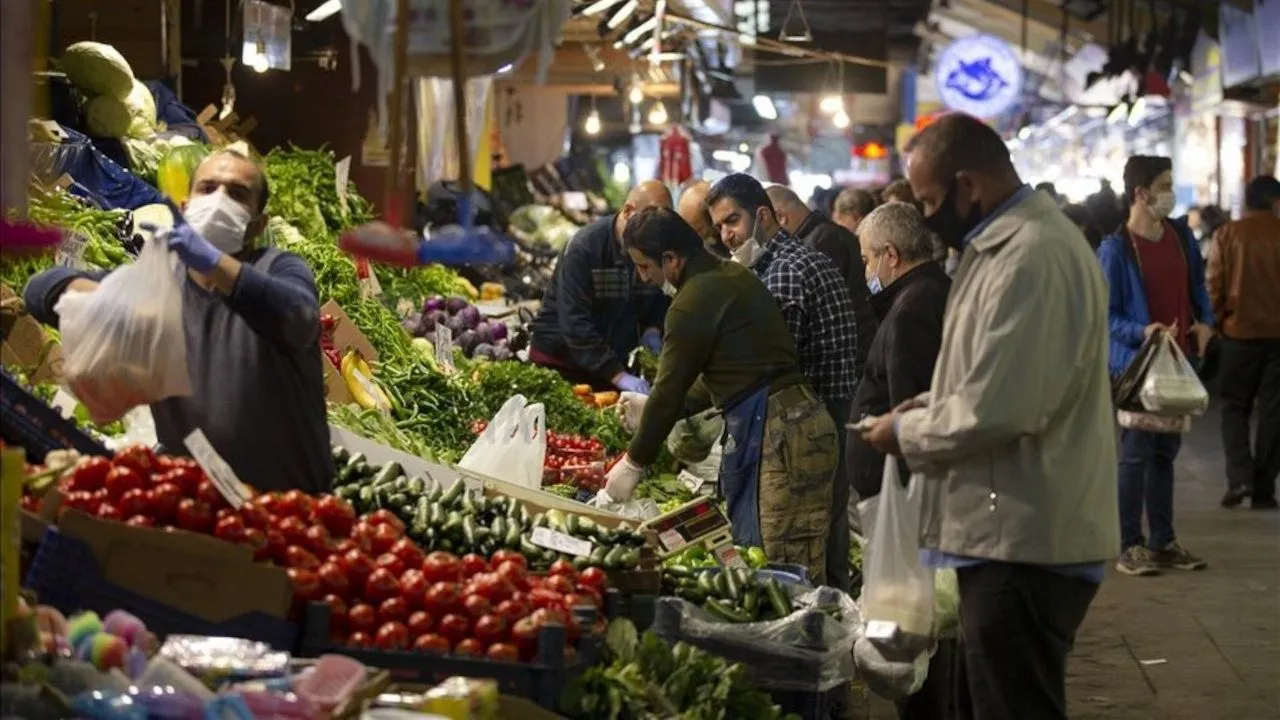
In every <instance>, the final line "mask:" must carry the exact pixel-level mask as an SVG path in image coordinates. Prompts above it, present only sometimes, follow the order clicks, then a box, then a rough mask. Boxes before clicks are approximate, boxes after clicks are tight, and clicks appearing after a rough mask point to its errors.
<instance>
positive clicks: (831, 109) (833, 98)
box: [818, 95, 844, 115]
mask: <svg viewBox="0 0 1280 720" xmlns="http://www.w3.org/2000/svg"><path fill="white" fill-rule="evenodd" d="M842 107H844V99H843V98H841V97H840V96H839V95H828V96H826V97H824V98H822V101H821V102H819V103H818V109H819V110H821V111H822V112H824V113H826V114H828V115H834V114H835V113H836V111H837V110H839V109H840V108H842Z"/></svg>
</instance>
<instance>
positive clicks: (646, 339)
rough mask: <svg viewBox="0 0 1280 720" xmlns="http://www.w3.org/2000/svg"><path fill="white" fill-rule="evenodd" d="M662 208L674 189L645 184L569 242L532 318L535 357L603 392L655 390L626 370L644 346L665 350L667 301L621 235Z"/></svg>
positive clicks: (532, 357) (532, 356)
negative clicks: (639, 269) (642, 278)
mask: <svg viewBox="0 0 1280 720" xmlns="http://www.w3.org/2000/svg"><path fill="white" fill-rule="evenodd" d="M655 206H656V207H664V208H668V209H670V208H671V193H670V192H669V191H668V190H667V188H666V186H665V185H663V184H662V183H660V182H658V181H656V180H650V181H648V182H643V183H640V184H639V185H636V186H635V187H634V188H632V190H631V193H630V194H629V195H627V201H626V203H625V204H623V206H622V210H621V211H619V212H618V214H616V215H612V216H610V217H606V218H601V219H600V220H597V221H595V222H593V223H591V224H590V225H587V226H586V227H584V228H582V229H581V230H579V231H578V232H577V234H575V235H574V236H573V238H572V239H571V240H569V243H568V244H567V245H565V247H564V251H563V252H562V253H561V255H560V260H559V262H558V263H557V264H556V270H555V274H554V275H553V276H552V278H551V284H550V286H549V287H548V288H547V291H546V294H545V295H544V296H543V298H542V309H541V310H540V311H539V312H538V317H537V318H535V319H534V321H533V338H532V339H531V341H530V348H529V360H530V362H533V363H536V364H538V365H543V366H545V367H548V368H551V369H553V370H555V371H556V372H558V373H560V374H561V375H562V376H564V378H565V379H566V380H568V381H569V382H571V383H575V384H589V385H591V386H592V387H593V388H594V389H596V390H608V389H612V388H617V389H619V390H624V391H630V392H638V393H648V392H649V383H647V382H646V381H645V380H644V379H643V378H639V377H636V376H635V375H632V374H630V373H628V372H627V370H626V367H625V358H626V356H627V353H630V352H631V351H632V350H634V349H635V348H636V347H637V346H638V345H641V344H643V345H644V346H645V347H646V348H648V349H650V350H652V351H653V352H654V353H655V354H656V353H657V352H658V351H659V350H660V349H661V347H662V329H661V328H662V318H663V316H664V315H666V313H667V299H666V297H664V296H663V294H662V293H661V292H660V291H659V290H658V289H657V288H654V287H650V286H648V285H646V284H645V283H643V282H639V281H638V279H637V277H636V270H635V266H634V265H633V264H632V262H631V259H630V258H629V257H627V254H626V253H625V252H623V250H622V241H621V237H622V229H623V227H625V226H626V224H627V220H629V219H630V218H631V217H632V216H633V215H635V213H636V212H638V211H640V210H643V209H644V208H647V207H655Z"/></svg>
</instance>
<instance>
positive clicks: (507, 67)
mask: <svg viewBox="0 0 1280 720" xmlns="http://www.w3.org/2000/svg"><path fill="white" fill-rule="evenodd" d="M512 67H513V66H512V65H511V63H507V64H506V65H503V66H502V67H500V68H498V72H497V73H495V74H497V75H503V74H505V73H509V72H511V68H512Z"/></svg>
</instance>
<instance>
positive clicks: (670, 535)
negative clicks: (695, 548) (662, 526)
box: [658, 528, 689, 552]
mask: <svg viewBox="0 0 1280 720" xmlns="http://www.w3.org/2000/svg"><path fill="white" fill-rule="evenodd" d="M658 542H660V543H662V547H664V548H666V549H667V552H675V551H676V550H679V549H680V548H682V547H684V546H685V545H688V544H689V543H688V542H686V541H685V539H684V536H683V535H681V534H680V532H679V531H678V530H676V529H675V528H671V529H668V530H663V531H662V532H660V533H658Z"/></svg>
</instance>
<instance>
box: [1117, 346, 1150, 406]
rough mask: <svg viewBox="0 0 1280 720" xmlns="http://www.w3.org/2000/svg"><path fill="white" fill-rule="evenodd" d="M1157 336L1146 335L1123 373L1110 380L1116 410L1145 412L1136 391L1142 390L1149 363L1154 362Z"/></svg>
mask: <svg viewBox="0 0 1280 720" xmlns="http://www.w3.org/2000/svg"><path fill="white" fill-rule="evenodd" d="M1159 335H1160V333H1151V334H1150V335H1148V336H1147V339H1146V340H1143V341H1142V347H1140V348H1138V352H1137V354H1135V355H1134V356H1133V359H1132V360H1130V361H1129V364H1128V366H1126V367H1125V369H1124V372H1122V373H1120V374H1119V375H1118V376H1116V377H1115V378H1112V381H1111V396H1112V399H1113V400H1115V404H1116V409H1117V410H1128V411H1131V412H1146V411H1147V410H1146V408H1145V407H1143V405H1142V400H1141V399H1139V398H1138V391H1139V390H1141V389H1142V383H1143V381H1145V380H1146V379H1147V371H1148V370H1150V369H1151V362H1152V361H1153V360H1155V357H1156V350H1158V349H1159V348H1160V343H1159V342H1158V340H1159Z"/></svg>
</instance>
